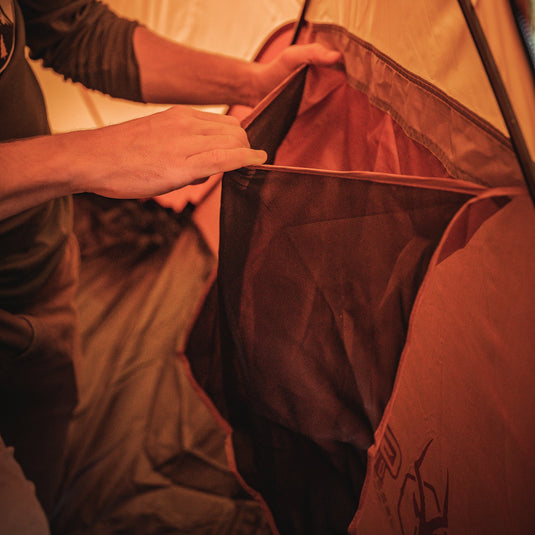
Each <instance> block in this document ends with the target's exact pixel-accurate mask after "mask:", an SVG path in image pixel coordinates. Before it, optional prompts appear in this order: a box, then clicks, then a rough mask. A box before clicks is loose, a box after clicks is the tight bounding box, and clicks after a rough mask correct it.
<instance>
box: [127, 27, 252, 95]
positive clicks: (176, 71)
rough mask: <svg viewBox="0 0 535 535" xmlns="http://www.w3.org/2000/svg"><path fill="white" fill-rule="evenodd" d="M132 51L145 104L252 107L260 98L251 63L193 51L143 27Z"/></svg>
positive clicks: (137, 35) (137, 34) (137, 33)
mask: <svg viewBox="0 0 535 535" xmlns="http://www.w3.org/2000/svg"><path fill="white" fill-rule="evenodd" d="M134 51H135V55H136V58H137V61H138V65H139V72H140V79H141V92H142V95H143V99H144V100H145V101H146V102H153V103H167V104H178V103H180V104H246V105H252V104H255V103H256V102H257V101H258V100H259V98H260V97H261V95H259V94H258V89H257V88H256V86H255V79H254V69H255V66H254V65H252V64H251V63H250V62H247V61H243V60H241V59H237V58H232V57H228V56H221V55H218V54H212V53H209V52H204V51H200V50H196V49H192V48H189V47H186V46H183V45H181V44H179V43H175V42H172V41H169V40H167V39H165V38H163V37H160V36H158V35H156V34H154V33H152V32H150V31H149V30H147V29H146V28H144V27H142V26H139V27H138V28H136V30H135V32H134Z"/></svg>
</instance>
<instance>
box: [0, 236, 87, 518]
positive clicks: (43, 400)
mask: <svg viewBox="0 0 535 535" xmlns="http://www.w3.org/2000/svg"><path fill="white" fill-rule="evenodd" d="M78 269H79V253H78V246H77V243H76V240H75V238H72V239H71V240H70V242H69V244H68V245H67V249H66V252H65V256H64V258H63V261H62V262H61V263H60V265H59V266H58V267H57V269H56V271H55V272H54V274H53V275H52V276H51V278H50V279H49V281H48V282H47V284H46V285H45V287H44V288H43V289H42V290H41V292H40V293H39V295H38V296H36V299H35V300H34V302H33V303H32V304H31V305H30V306H28V307H26V308H25V310H24V311H23V313H21V314H17V315H14V314H10V313H8V312H6V311H0V435H2V437H3V439H4V441H5V443H6V444H7V445H8V446H13V447H14V454H15V459H16V460H17V461H18V462H19V463H20V465H21V466H22V469H23V471H24V474H25V475H26V477H27V478H28V479H30V480H31V481H33V482H34V484H35V487H36V492H37V497H38V498H39V501H40V502H41V504H42V506H43V508H44V510H45V512H47V514H50V512H51V510H52V508H53V505H54V500H55V497H56V492H57V489H58V485H59V483H60V479H61V476H62V471H63V456H64V449H65V441H66V438H67V429H68V426H69V422H70V419H71V415H72V412H73V409H74V407H75V405H76V402H77V387H76V378H75V372H74V364H73V359H76V358H78V357H77V355H78V354H79V337H78V332H77V317H76V311H75V307H74V298H75V292H76V285H77V279H78Z"/></svg>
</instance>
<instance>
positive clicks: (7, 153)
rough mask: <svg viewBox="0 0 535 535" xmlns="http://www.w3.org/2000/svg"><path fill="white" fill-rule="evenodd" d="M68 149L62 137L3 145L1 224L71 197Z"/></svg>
mask: <svg viewBox="0 0 535 535" xmlns="http://www.w3.org/2000/svg"><path fill="white" fill-rule="evenodd" d="M66 149H67V147H66V146H65V139H64V138H63V135H57V136H41V137H36V138H31V139H25V140H21V141H13V142H6V143H1V144H0V169H2V172H1V177H2V179H1V181H0V220H2V219H5V218H7V217H9V216H12V215H15V214H17V213H20V212H22V211H24V210H27V209H29V208H33V207H34V206H37V205H38V204H41V203H43V202H46V201H48V200H51V199H53V198H55V197H61V196H64V195H68V194H70V193H72V186H71V177H70V176H69V174H70V173H69V172H67V171H66V169H68V168H69V163H68V162H67V155H69V154H70V151H69V150H66ZM70 167H71V168H72V164H71V166H70Z"/></svg>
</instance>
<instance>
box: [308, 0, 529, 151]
mask: <svg viewBox="0 0 535 535" xmlns="http://www.w3.org/2000/svg"><path fill="white" fill-rule="evenodd" d="M475 3H476V5H477V10H478V13H479V14H480V16H481V19H482V23H483V26H484V29H485V30H486V34H487V38H488V39H489V41H490V44H491V48H492V50H493V52H494V54H495V56H496V61H497V63H498V65H499V68H500V71H501V74H502V76H503V78H504V80H505V82H506V86H507V88H508V90H509V91H510V97H511V99H512V100H513V104H514V107H515V109H516V113H517V115H518V118H519V121H520V124H521V126H522V128H523V130H524V135H525V136H526V138H527V141H528V144H529V147H530V149H531V153H532V155H533V154H535V120H534V117H535V85H534V81H533V78H532V76H531V73H530V71H529V67H528V66H527V64H526V59H525V54H524V51H523V50H522V45H521V42H520V40H519V38H518V32H517V29H516V27H515V24H514V20H513V18H512V15H511V12H510V9H509V6H508V2H507V1H506V0H479V1H478V2H475ZM307 19H308V20H309V21H311V22H314V23H320V24H336V25H339V26H343V27H345V28H346V29H347V30H348V31H349V32H350V33H352V34H355V35H358V36H359V37H360V38H361V39H363V40H364V41H366V42H369V43H370V44H371V45H372V46H373V47H375V48H376V49H378V50H380V51H381V53H383V54H386V55H387V56H389V57H390V58H392V59H393V60H394V61H396V62H398V63H400V64H401V65H403V67H404V68H406V69H408V70H409V71H410V72H412V73H414V74H416V75H417V76H420V77H422V78H423V79H425V80H427V81H429V82H430V83H432V84H433V85H435V86H437V87H438V88H440V89H442V90H443V91H445V92H446V93H447V94H449V95H450V96H451V97H453V98H454V99H456V100H459V102H461V103H462V104H464V105H465V106H467V107H468V108H469V109H471V110H473V111H474V112H475V113H477V114H478V115H480V116H481V117H483V118H484V119H486V120H488V121H489V122H490V123H491V124H493V125H494V126H496V127H497V128H499V129H500V130H501V131H503V132H505V125H504V123H503V120H502V117H501V114H500V111H499V108H498V106H497V104H496V102H495V99H494V97H493V95H492V89H491V87H490V85H489V82H488V81H487V77H486V74H485V71H484V69H483V67H482V65H481V61H480V59H479V57H478V55H477V50H476V48H475V46H474V44H473V42H472V38H471V36H470V33H469V31H468V28H467V27H466V24H465V23H464V19H463V15H462V12H461V10H460V8H459V6H458V4H457V2H456V1H455V0H448V1H444V2H428V1H426V0H415V1H412V2H411V3H410V6H409V5H406V4H404V3H402V2H376V1H374V0H365V1H361V2H352V1H351V0H344V1H341V2H332V1H329V0H313V1H312V2H310V6H309V7H308V10H307Z"/></svg>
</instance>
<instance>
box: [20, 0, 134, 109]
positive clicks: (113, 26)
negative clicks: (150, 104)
mask: <svg viewBox="0 0 535 535" xmlns="http://www.w3.org/2000/svg"><path fill="white" fill-rule="evenodd" d="M19 4H20V6H21V8H22V11H23V14H24V19H25V26H26V43H27V45H28V47H29V48H30V51H31V54H30V55H31V57H32V59H43V63H44V65H45V67H51V68H52V69H54V70H55V71H56V72H58V73H60V74H62V75H63V76H64V77H65V78H69V79H71V80H73V81H74V82H80V83H82V84H83V85H85V86H86V87H89V88H91V89H98V90H99V91H102V92H103V93H108V94H109V95H112V96H114V97H120V98H126V99H129V100H136V101H141V100H142V96H141V87H140V82H139V68H138V64H137V61H136V58H135V55H134V46H133V43H132V35H133V32H134V29H135V27H136V26H137V22H135V21H131V20H128V19H124V18H121V17H119V16H117V15H116V14H115V13H113V12H112V11H110V10H109V9H108V8H107V7H106V6H105V5H104V4H102V3H101V2H99V1H98V0H73V1H68V0H48V1H44V0H20V1H19Z"/></svg>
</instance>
